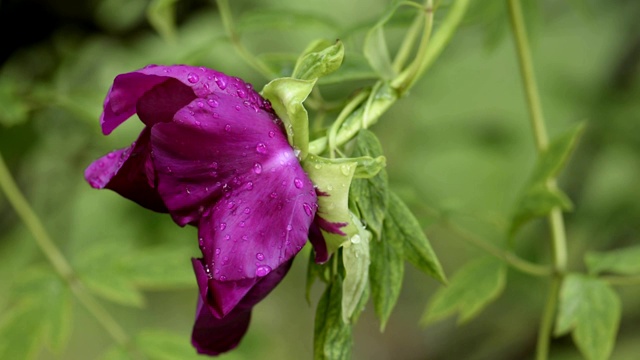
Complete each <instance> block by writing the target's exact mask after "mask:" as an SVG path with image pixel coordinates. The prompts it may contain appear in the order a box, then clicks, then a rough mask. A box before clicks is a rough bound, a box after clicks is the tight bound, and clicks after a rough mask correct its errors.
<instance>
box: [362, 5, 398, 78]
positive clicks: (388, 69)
mask: <svg viewBox="0 0 640 360" xmlns="http://www.w3.org/2000/svg"><path fill="white" fill-rule="evenodd" d="M398 7H399V5H396V6H394V8H393V9H392V10H391V11H389V12H387V14H386V15H385V16H384V17H383V18H382V19H380V21H378V22H377V23H376V24H375V25H374V26H373V27H372V28H371V29H369V31H368V32H367V35H366V36H365V39H364V47H363V49H362V52H363V54H364V56H365V58H367V61H369V65H370V66H371V68H372V69H373V70H374V71H375V72H376V73H377V74H378V76H379V77H380V78H381V79H383V80H391V79H393V78H395V77H396V76H397V74H396V71H395V70H394V69H393V64H392V62H391V56H390V55H389V49H388V47H387V40H386V39H385V35H384V25H385V24H386V23H387V22H388V21H389V20H390V19H391V17H392V16H393V14H394V13H395V11H396V10H397V9H398Z"/></svg>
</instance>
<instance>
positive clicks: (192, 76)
mask: <svg viewBox="0 0 640 360" xmlns="http://www.w3.org/2000/svg"><path fill="white" fill-rule="evenodd" d="M199 80H200V76H198V74H195V73H189V75H187V81H189V82H190V83H192V84H195V83H197V82H198V81H199Z"/></svg>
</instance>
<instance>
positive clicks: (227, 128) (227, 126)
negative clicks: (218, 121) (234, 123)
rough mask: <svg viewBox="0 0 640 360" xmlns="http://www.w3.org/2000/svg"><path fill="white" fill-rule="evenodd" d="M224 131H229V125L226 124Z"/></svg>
mask: <svg viewBox="0 0 640 360" xmlns="http://www.w3.org/2000/svg"><path fill="white" fill-rule="evenodd" d="M224 131H226V132H229V131H231V125H229V124H227V125H225V126H224Z"/></svg>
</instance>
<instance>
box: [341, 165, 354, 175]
mask: <svg viewBox="0 0 640 360" xmlns="http://www.w3.org/2000/svg"><path fill="white" fill-rule="evenodd" d="M350 171H351V165H342V166H340V172H342V175H344V176H349V173H350Z"/></svg>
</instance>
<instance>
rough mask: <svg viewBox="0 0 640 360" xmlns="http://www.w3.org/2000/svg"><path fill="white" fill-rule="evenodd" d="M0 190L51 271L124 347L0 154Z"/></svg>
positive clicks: (124, 339) (118, 332)
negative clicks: (27, 230)
mask: <svg viewBox="0 0 640 360" xmlns="http://www.w3.org/2000/svg"><path fill="white" fill-rule="evenodd" d="M0 189H2V191H3V192H4V193H5V194H6V195H7V199H8V200H9V203H10V204H11V206H12V207H13V209H14V210H15V211H16V213H17V214H18V216H19V217H20V219H21V220H22V222H23V223H24V224H25V226H26V227H27V228H28V229H29V231H30V232H31V234H32V235H33V237H34V239H35V241H36V244H37V245H38V247H39V248H40V250H42V253H43V254H44V256H45V257H46V258H47V260H49V262H50V263H51V265H52V266H53V269H54V270H55V272H56V273H57V274H58V275H59V276H60V277H61V278H62V280H63V281H64V282H65V283H66V284H67V285H68V286H69V288H70V289H71V291H72V292H73V294H74V295H75V296H76V298H77V299H78V300H79V301H80V303H81V304H82V305H83V306H84V307H85V308H86V309H87V310H88V311H89V312H90V313H91V314H92V315H93V316H94V317H95V318H96V320H98V322H99V323H100V324H101V325H102V326H103V327H104V329H105V330H106V331H107V332H108V333H109V335H111V337H112V338H113V339H114V340H115V341H116V342H117V343H118V344H120V345H123V346H127V345H128V343H129V337H128V336H127V334H126V333H125V331H124V330H123V329H122V327H121V326H120V325H119V324H118V322H117V321H116V320H115V319H114V318H113V317H112V316H111V314H109V312H108V311H107V310H106V309H105V308H104V307H102V305H101V304H100V303H99V302H98V301H97V300H96V299H95V298H94V297H93V296H92V295H91V294H90V293H88V292H87V291H86V289H85V287H84V286H83V285H82V283H81V282H80V280H79V279H78V277H77V276H76V275H75V273H74V272H73V269H72V268H71V265H70V264H69V262H67V260H66V258H65V257H64V255H63V254H62V252H61V251H60V250H59V249H58V247H57V246H56V245H55V243H54V242H53V240H51V237H49V234H48V233H47V231H46V230H45V228H44V226H43V225H42V222H41V221H40V219H39V218H38V215H36V213H35V212H34V211H33V209H32V208H31V206H30V205H29V203H28V202H27V200H26V199H25V197H24V195H22V192H20V189H19V188H18V186H17V185H16V183H15V181H14V180H13V178H12V177H11V173H10V172H9V169H8V167H7V165H6V163H5V162H4V159H3V158H2V154H0Z"/></svg>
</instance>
